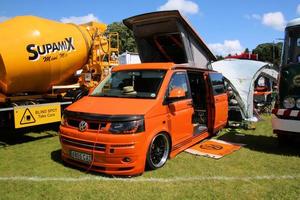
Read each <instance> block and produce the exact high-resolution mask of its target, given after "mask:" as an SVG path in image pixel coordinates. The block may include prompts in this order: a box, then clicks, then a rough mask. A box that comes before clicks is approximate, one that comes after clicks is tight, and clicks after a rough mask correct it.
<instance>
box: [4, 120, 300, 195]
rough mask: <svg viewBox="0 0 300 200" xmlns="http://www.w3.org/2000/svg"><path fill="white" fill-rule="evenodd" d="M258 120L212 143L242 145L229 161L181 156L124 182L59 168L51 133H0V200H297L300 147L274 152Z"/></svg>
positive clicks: (266, 130)
mask: <svg viewBox="0 0 300 200" xmlns="http://www.w3.org/2000/svg"><path fill="white" fill-rule="evenodd" d="M263 119H264V120H263V121H261V122H258V123H257V124H256V130H250V131H249V130H248V131H245V130H234V129H225V130H223V131H222V133H221V134H220V135H219V136H218V137H217V138H219V139H223V140H227V141H231V142H238V143H244V144H246V146H245V147H243V148H242V149H241V150H239V151H237V152H234V153H233V154H231V155H228V156H225V157H224V158H221V159H219V160H214V159H211V158H205V157H198V156H194V155H191V154H188V153H185V152H183V153H181V154H179V155H178V156H177V157H176V158H174V159H172V160H169V161H168V162H167V164H166V165H165V166H164V167H163V168H161V169H159V170H156V171H147V172H145V173H144V174H143V175H142V176H139V177H134V178H125V179H124V178H123V179H116V178H111V177H105V176H103V175H101V174H94V173H86V172H85V171H81V170H79V169H75V168H71V167H69V166H64V165H63V163H62V161H61V159H60V144H59V141H58V137H57V135H56V132H55V131H43V132H42V133H30V134H26V135H23V136H22V135H17V136H11V137H7V136H4V134H5V133H4V132H3V131H1V136H0V199H64V200H67V199H156V198H157V199H200V198H201V199H300V158H299V156H300V147H299V146H300V145H299V143H298V144H297V142H296V143H295V144H293V145H288V146H285V147H278V145H277V140H276V137H275V136H274V135H273V134H272V129H271V123H270V117H269V116H265V117H264V118H263ZM12 177H17V178H16V179H11V178H12ZM6 178H8V179H6ZM22 178H23V179H22Z"/></svg>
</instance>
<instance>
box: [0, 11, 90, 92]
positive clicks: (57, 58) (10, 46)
mask: <svg viewBox="0 0 300 200" xmlns="http://www.w3.org/2000/svg"><path fill="white" fill-rule="evenodd" d="M91 42H92V38H91V36H90V34H89V32H88V27H84V26H77V25H74V24H63V23H60V22H55V21H51V20H47V19H43V18H39V17H34V16H20V17H15V18H12V19H10V20H7V21H5V22H2V23H0V89H1V92H2V93H5V94H16V93H21V92H22V93H23V92H33V93H42V92H47V91H49V90H51V87H52V86H53V85H58V84H63V83H64V82H65V81H66V80H67V79H68V78H70V77H71V76H72V75H73V74H74V72H75V71H76V70H77V69H79V68H81V67H82V66H83V65H84V64H86V62H87V60H88V54H89V50H90V48H91Z"/></svg>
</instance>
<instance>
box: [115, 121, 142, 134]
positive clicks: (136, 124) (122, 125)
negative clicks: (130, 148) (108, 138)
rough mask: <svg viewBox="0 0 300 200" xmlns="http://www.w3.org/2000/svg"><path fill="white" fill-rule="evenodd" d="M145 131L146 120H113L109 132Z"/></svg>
mask: <svg viewBox="0 0 300 200" xmlns="http://www.w3.org/2000/svg"><path fill="white" fill-rule="evenodd" d="M143 131H145V124H144V120H135V121H129V122H112V123H111V125H110V128H109V132H111V133H114V134H132V133H139V132H143Z"/></svg>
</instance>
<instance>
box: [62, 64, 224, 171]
mask: <svg viewBox="0 0 300 200" xmlns="http://www.w3.org/2000/svg"><path fill="white" fill-rule="evenodd" d="M136 69H155V70H157V69H161V70H166V74H165V77H164V79H163V81H162V83H161V85H160V89H159V91H158V93H157V96H156V98H153V99H143V98H114V97H93V96H88V97H84V98H82V99H81V100H79V101H77V102H75V103H74V104H72V105H70V106H69V107H68V108H67V109H66V112H72V113H75V114H76V115H74V117H73V118H72V117H71V118H68V120H69V121H67V123H65V124H63V125H61V127H60V141H61V144H62V158H63V160H64V161H66V162H69V163H71V164H73V165H76V166H79V167H82V168H86V169H91V170H93V171H97V172H102V173H106V174H114V175H136V174H141V173H143V172H144V169H145V162H146V155H147V151H148V148H149V145H150V143H151V141H152V139H153V137H154V136H155V135H157V134H158V133H161V132H164V133H166V134H167V135H168V136H169V138H170V142H171V151H170V155H169V157H170V158H172V157H174V156H176V154H178V153H180V152H181V151H183V150H185V149H186V148H188V147H190V146H191V145H193V144H195V143H197V142H199V141H200V140H203V139H205V138H207V137H208V136H209V135H210V133H209V132H208V131H207V130H209V129H204V130H203V131H202V132H201V134H194V125H193V122H192V116H193V114H194V108H193V104H192V99H191V98H189V97H188V98H187V99H184V100H179V101H176V102H172V103H166V98H165V97H166V94H167V91H168V86H169V83H170V80H171V78H172V75H173V74H174V73H175V72H183V73H185V72H186V70H185V69H178V70H177V69H175V67H174V64H173V63H151V64H138V65H126V66H120V67H116V68H114V70H113V71H114V72H116V71H122V70H136ZM203 95H206V94H203ZM215 98H216V102H219V100H218V99H221V100H225V97H223V96H222V95H221V96H219V97H215ZM225 102H226V103H227V99H226V101H225ZM216 108H217V109H216V114H215V116H216V117H215V120H214V121H215V125H216V126H220V125H223V124H224V123H226V122H224V119H225V118H226V120H227V110H226V108H227V105H225V104H224V103H223V101H222V103H220V104H218V105H217V106H216ZM219 108H220V109H219ZM208 109H209V108H208ZM220 110H221V111H220ZM210 112H211V111H210ZM225 112H226V114H224V113H225ZM93 115H99V116H104V117H106V119H110V118H112V117H116V116H120V117H124V116H132V115H135V116H143V120H144V130H143V131H141V132H139V133H132V134H112V133H111V132H110V129H109V128H110V127H111V122H110V121H109V120H107V121H106V122H105V123H104V125H103V127H100V125H99V128H98V129H97V128H94V129H92V128H91V129H89V128H88V129H87V130H84V131H79V130H78V126H77V125H78V123H79V122H80V121H81V120H83V119H82V117H83V116H87V118H88V117H89V116H93ZM87 118H86V119H84V120H85V121H87V122H88V123H96V121H97V120H96V121H95V119H92V118H91V119H87ZM70 120H71V121H70ZM72 120H75V121H76V120H77V123H76V125H74V124H71V122H72ZM100 121H101V120H100ZM69 122H70V124H69ZM222 123H223V124H222ZM101 126H102V125H101ZM78 144H84V145H85V147H83V146H82V145H78ZM70 151H76V152H82V153H86V154H89V155H92V156H93V162H92V163H89V164H87V163H84V162H78V161H76V160H74V158H73V159H72V158H71V157H70ZM91 165H92V166H91Z"/></svg>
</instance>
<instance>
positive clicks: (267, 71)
mask: <svg viewBox="0 0 300 200" xmlns="http://www.w3.org/2000/svg"><path fill="white" fill-rule="evenodd" d="M212 67H213V69H214V70H216V71H218V72H221V73H222V74H223V75H224V77H225V78H226V79H227V80H228V81H229V84H230V86H231V87H232V89H233V90H234V92H235V93H236V95H237V101H238V103H239V105H240V108H241V111H242V114H243V117H244V119H245V120H249V121H256V120H257V119H256V118H255V117H254V115H253V94H254V82H255V80H256V79H257V78H258V77H259V76H260V75H263V76H267V77H268V78H270V79H273V80H274V81H275V80H277V76H278V72H277V71H276V70H275V69H273V66H272V65H271V64H269V63H266V62H260V61H254V60H239V59H225V60H221V61H217V62H214V63H212Z"/></svg>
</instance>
